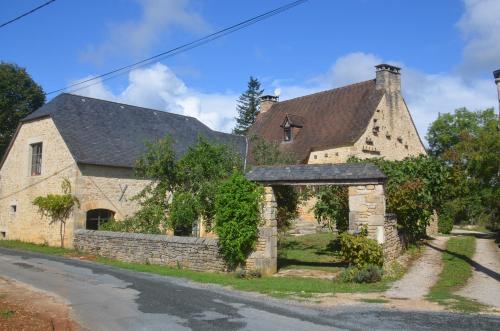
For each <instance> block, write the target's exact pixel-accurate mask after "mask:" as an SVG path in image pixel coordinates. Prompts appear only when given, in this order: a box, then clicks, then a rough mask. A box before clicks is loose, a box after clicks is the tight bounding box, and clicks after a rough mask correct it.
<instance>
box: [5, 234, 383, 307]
mask: <svg viewBox="0 0 500 331" xmlns="http://www.w3.org/2000/svg"><path fill="white" fill-rule="evenodd" d="M0 246H1V247H8V248H13V249H20V250H27V251H31V252H38V253H44V254H51V255H70V256H72V255H77V254H78V252H76V251H73V250H66V249H61V248H54V247H48V246H42V245H36V244H30V243H24V242H20V241H5V240H2V241H0ZM96 262H97V263H101V264H105V265H110V266H114V267H118V268H122V269H128V270H133V271H138V272H147V273H153V274H157V275H162V276H172V277H179V278H184V279H188V280H191V281H195V282H199V283H210V284H218V285H222V286H230V287H232V288H234V289H237V290H242V291H250V292H259V293H264V294H268V295H272V296H274V297H278V298H283V297H290V296H293V297H303V298H307V297H311V296H312V295H314V294H316V293H332V294H334V293H354V292H365V293H366V292H379V291H385V290H386V289H387V288H388V284H389V280H383V281H381V282H379V283H374V284H356V283H342V282H336V281H330V280H324V279H310V278H300V277H286V278H285V277H262V278H255V279H240V278H237V277H236V276H235V275H234V274H228V273H211V272H198V271H192V270H188V269H178V268H172V267H166V266H159V265H150V264H139V263H129V262H122V261H117V260H112V259H108V258H104V257H97V259H96Z"/></svg>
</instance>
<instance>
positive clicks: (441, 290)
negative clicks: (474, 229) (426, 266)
mask: <svg viewBox="0 0 500 331" xmlns="http://www.w3.org/2000/svg"><path fill="white" fill-rule="evenodd" d="M475 247H476V238H474V237H465V236H464V237H452V238H450V239H449V240H448V243H447V245H446V250H445V252H444V253H443V256H442V259H443V271H442V272H441V274H440V275H439V280H438V282H437V283H436V284H435V285H434V286H433V287H432V288H431V291H430V293H429V294H428V295H427V298H428V299H429V300H431V301H435V302H437V303H439V304H441V305H444V306H446V307H448V308H450V309H452V310H457V311H461V312H467V313H475V312H479V311H481V310H482V309H483V308H484V307H485V306H484V305H482V304H480V303H478V302H476V301H473V300H470V299H467V298H464V297H462V296H460V295H456V294H454V292H456V291H457V290H459V289H460V288H461V287H463V286H464V285H465V284H466V283H467V280H468V279H469V278H470V277H471V276H472V267H471V265H470V264H469V263H468V262H467V261H468V259H470V258H472V256H473V255H474V251H475Z"/></svg>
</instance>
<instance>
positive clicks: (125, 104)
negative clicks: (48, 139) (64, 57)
mask: <svg viewBox="0 0 500 331" xmlns="http://www.w3.org/2000/svg"><path fill="white" fill-rule="evenodd" d="M63 94H66V95H69V96H72V97H81V98H87V99H92V100H96V101H104V102H109V103H114V104H117V105H120V106H128V107H134V108H140V109H144V110H147V111H153V112H156V111H159V112H162V113H166V114H169V115H174V116H177V117H183V118H192V119H195V120H197V121H198V122H200V123H202V124H203V125H205V124H204V123H203V122H201V121H200V120H199V119H197V118H196V117H194V116H188V115H181V114H176V113H172V112H169V111H166V110H161V109H154V108H147V107H142V106H136V105H131V104H129V103H123V102H117V101H111V100H105V99H99V98H94V97H89V96H86V95H80V94H73V93H67V92H65V93H61V94H60V95H63ZM51 101H52V100H51ZM49 102H50V101H49ZM209 129H210V130H212V129H211V128H209ZM212 131H214V130H212Z"/></svg>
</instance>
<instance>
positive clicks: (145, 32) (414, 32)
mask: <svg viewBox="0 0 500 331" xmlns="http://www.w3.org/2000/svg"><path fill="white" fill-rule="evenodd" d="M289 1H290V0H288V1H287V0H267V1H263V0H262V1H222V0H206V1H201V0H168V1H167V0H114V1H111V0H100V1H97V0H87V1H83V0H80V1H77V0H57V1H56V2H54V3H53V4H51V5H49V6H47V7H45V8H43V9H41V10H40V11H38V12H36V13H34V14H32V15H29V16H27V17H25V18H23V19H21V20H19V21H17V22H15V23H13V24H10V25H8V26H6V27H4V28H3V29H0V45H2V47H1V48H0V60H2V61H5V62H14V63H17V64H18V65H20V66H23V67H26V68H27V69H28V71H29V72H30V73H31V75H32V76H33V78H34V79H35V80H36V81H37V82H38V83H40V84H41V85H42V86H43V88H44V89H45V91H47V92H49V91H52V90H55V89H58V88H60V87H63V86H66V85H67V84H69V83H72V82H75V81H78V80H81V79H84V78H87V77H90V76H92V75H96V74H99V73H102V72H106V71H108V70H111V69H113V68H115V67H117V66H121V65H126V64H129V63H130V62H133V61H136V60H140V59H142V58H144V57H148V56H150V55H153V54H155V53H159V52H162V51H164V50H168V49H170V48H173V47H175V46H177V45H179V44H182V43H185V42H188V41H190V40H193V39H195V38H199V37H201V36H203V35H205V34H207V33H210V32H213V31H216V30H218V29H221V28H224V27H226V26H229V25H231V24H234V23H237V22H239V21H241V20H244V19H247V18H249V17H252V16H254V15H257V14H260V13H262V12H264V11H267V10H269V9H273V8H275V7H278V6H281V5H284V4H286V3H288V2H289ZM43 2H44V0H24V1H2V2H1V3H0V22H3V21H7V20H8V19H10V18H12V17H15V16H17V15H18V14H20V13H23V12H25V11H26V10H29V9H31V8H33V7H36V6H38V5H39V4H41V3H43ZM495 13H496V14H495ZM498 13H500V0H465V1H460V0H440V1H430V0H426V1H422V0H420V1H396V0H390V1H389V0H384V1H382V0H379V1H375V0H373V1H369V0H349V1H348V0H309V1H308V2H306V3H304V4H302V5H300V6H298V7H296V8H293V9H291V10H289V11H287V12H285V13H283V14H280V15H278V16H274V17H272V18H270V19H268V20H266V21H263V22H260V23H257V24H256V25H253V26H251V27H249V28H246V29H245V30H241V31H238V32H236V33H234V34H231V35H229V36H226V37H224V38H222V39H219V40H217V41H215V42H212V43H210V44H207V45H204V46H202V47H200V48H198V49H194V50H191V51H188V52H186V53H183V54H181V55H178V56H176V57H173V58H169V59H165V60H163V61H160V62H159V63H154V64H152V65H150V66H147V67H143V68H140V69H136V70H134V71H132V72H130V73H129V74H124V75H122V76H120V77H118V78H116V79H113V80H108V81H104V82H99V83H98V84H96V85H93V86H91V87H89V88H87V89H83V90H79V91H77V92H75V93H78V94H83V95H88V96H94V97H99V98H106V99H110V100H115V101H121V102H126V103H132V104H137V105H141V106H148V107H154V108H158V109H163V110H167V111H172V112H177V113H181V114H186V115H191V116H195V117H197V118H199V119H200V120H202V121H203V122H205V123H206V124H207V125H209V126H210V127H212V128H214V129H219V130H224V131H228V130H230V129H231V127H232V126H233V117H234V116H235V108H234V107H235V100H236V98H237V97H238V95H239V94H240V93H241V92H242V91H243V90H244V89H245V86H246V82H247V80H248V77H249V76H250V75H253V76H256V77H258V78H259V79H260V80H261V82H262V83H263V87H264V88H265V89H266V91H267V92H269V93H271V94H272V93H274V91H275V89H277V88H279V89H280V90H281V99H287V98H291V97H295V96H300V95H304V94H307V93H311V92H315V91H319V90H324V89H329V88H333V87H337V86H342V85H345V84H348V83H353V82H356V81H360V80H365V79H371V78H373V77H374V69H373V65H374V64H377V63H380V62H390V63H394V64H398V65H400V66H402V67H403V76H402V79H403V90H404V94H405V97H406V100H407V103H408V104H409V107H410V110H411V112H412V115H413V117H414V119H415V122H416V124H417V127H418V129H419V132H420V134H421V135H425V132H426V129H427V126H428V124H429V123H430V122H431V121H432V120H433V119H435V118H436V116H437V114H438V112H449V111H452V110H453V109H455V108H457V107H461V106H467V107H469V108H471V109H479V108H484V107H491V106H495V107H496V108H498V105H497V102H496V99H497V96H496V90H495V86H494V84H493V79H492V75H491V72H492V71H493V70H494V69H498V68H500V23H499V22H500V20H499V19H498V17H496V16H498Z"/></svg>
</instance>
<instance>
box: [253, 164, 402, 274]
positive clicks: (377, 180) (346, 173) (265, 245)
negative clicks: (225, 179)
mask: <svg viewBox="0 0 500 331" xmlns="http://www.w3.org/2000/svg"><path fill="white" fill-rule="evenodd" d="M247 178H248V179H249V180H252V181H255V182H258V183H261V184H262V185H264V186H265V196H264V202H263V206H262V219H263V224H262V225H261V227H260V228H259V240H258V243H257V247H256V250H255V252H254V253H252V254H251V255H250V257H249V258H248V260H247V268H248V269H257V270H260V271H261V272H262V273H264V274H273V273H276V272H277V258H278V252H277V243H278V238H277V227H276V212H277V210H276V209H277V204H276V197H275V195H274V190H273V187H274V186H279V185H315V186H319V185H341V186H348V187H349V231H352V232H355V231H358V230H359V229H360V227H362V226H366V227H367V228H368V236H369V237H370V238H372V239H375V240H377V242H378V243H379V244H384V243H385V237H386V236H385V232H386V229H385V228H386V226H387V224H386V214H385V194H384V182H385V180H386V178H387V177H386V176H385V174H384V173H383V172H381V171H380V170H379V169H378V168H377V167H376V166H374V165H373V164H368V163H367V164H365V163H352V164H351V163H344V164H324V165H291V166H271V167H255V168H253V169H252V170H251V171H250V172H248V173H247ZM391 224H392V223H391Z"/></svg>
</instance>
